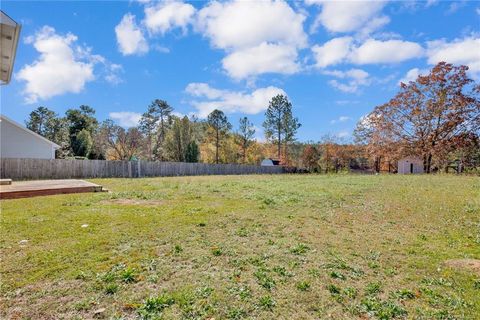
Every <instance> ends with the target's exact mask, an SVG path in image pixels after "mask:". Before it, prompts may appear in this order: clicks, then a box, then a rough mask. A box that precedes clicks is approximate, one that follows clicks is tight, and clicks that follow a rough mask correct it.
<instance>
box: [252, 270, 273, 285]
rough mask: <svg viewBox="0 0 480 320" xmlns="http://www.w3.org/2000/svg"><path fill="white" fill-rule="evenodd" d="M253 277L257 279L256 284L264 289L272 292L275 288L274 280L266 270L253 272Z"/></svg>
mask: <svg viewBox="0 0 480 320" xmlns="http://www.w3.org/2000/svg"><path fill="white" fill-rule="evenodd" d="M254 276H255V278H257V282H258V284H259V285H261V286H262V287H264V288H265V289H267V290H272V289H273V288H275V280H274V279H273V278H272V277H271V276H270V275H269V274H268V270H266V269H263V268H261V269H258V270H257V271H255V273H254Z"/></svg>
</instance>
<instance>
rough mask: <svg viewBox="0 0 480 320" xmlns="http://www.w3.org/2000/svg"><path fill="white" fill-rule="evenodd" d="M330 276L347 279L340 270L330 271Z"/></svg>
mask: <svg viewBox="0 0 480 320" xmlns="http://www.w3.org/2000/svg"><path fill="white" fill-rule="evenodd" d="M330 277H331V278H333V279H340V280H345V279H347V278H346V277H345V276H344V275H343V274H341V273H340V272H338V271H331V272H330Z"/></svg>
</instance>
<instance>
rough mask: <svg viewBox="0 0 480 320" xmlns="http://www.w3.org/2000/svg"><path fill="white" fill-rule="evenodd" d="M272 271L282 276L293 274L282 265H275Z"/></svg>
mask: <svg viewBox="0 0 480 320" xmlns="http://www.w3.org/2000/svg"><path fill="white" fill-rule="evenodd" d="M273 271H274V272H275V273H276V274H278V275H279V276H282V277H291V276H293V274H292V273H291V272H289V271H287V268H285V267H282V266H276V267H274V268H273Z"/></svg>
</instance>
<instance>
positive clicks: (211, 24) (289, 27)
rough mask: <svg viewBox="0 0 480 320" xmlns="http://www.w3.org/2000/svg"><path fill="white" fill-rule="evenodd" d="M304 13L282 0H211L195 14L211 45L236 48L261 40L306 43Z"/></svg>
mask: <svg viewBox="0 0 480 320" xmlns="http://www.w3.org/2000/svg"><path fill="white" fill-rule="evenodd" d="M304 20H305V16H304V15H302V14H300V13H296V12H295V11H294V10H293V9H292V8H291V7H290V6H289V5H288V4H287V3H286V2H284V1H271V0H267V1H241V0H233V1H229V2H225V3H220V2H217V1H213V2H211V3H209V4H208V5H207V6H206V7H204V8H202V9H201V10H200V11H199V13H198V21H197V29H198V30H199V31H200V32H202V33H203V34H204V36H206V37H208V38H209V39H210V41H211V43H212V45H213V46H214V47H217V48H221V49H239V48H249V47H254V46H258V45H259V44H261V43H263V42H269V43H283V44H289V45H293V46H296V47H304V46H305V45H306V44H307V35H306V34H305V32H304V31H303V22H304Z"/></svg>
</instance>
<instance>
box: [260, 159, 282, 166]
mask: <svg viewBox="0 0 480 320" xmlns="http://www.w3.org/2000/svg"><path fill="white" fill-rule="evenodd" d="M260 165H261V166H264V167H270V166H278V165H280V161H279V160H275V159H272V158H266V159H263V160H262V162H261V163H260Z"/></svg>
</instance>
